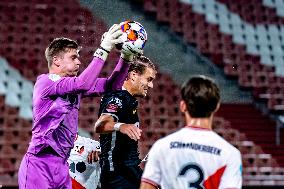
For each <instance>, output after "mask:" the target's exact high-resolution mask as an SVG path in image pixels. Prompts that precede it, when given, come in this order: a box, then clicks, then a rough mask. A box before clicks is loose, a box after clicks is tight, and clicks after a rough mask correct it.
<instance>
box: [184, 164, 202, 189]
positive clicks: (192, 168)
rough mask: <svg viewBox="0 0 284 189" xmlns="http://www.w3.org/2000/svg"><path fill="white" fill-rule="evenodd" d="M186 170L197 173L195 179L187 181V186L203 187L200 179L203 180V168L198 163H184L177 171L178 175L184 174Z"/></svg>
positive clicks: (197, 188) (198, 188)
mask: <svg viewBox="0 0 284 189" xmlns="http://www.w3.org/2000/svg"><path fill="white" fill-rule="evenodd" d="M188 171H194V172H196V173H197V174H198V177H197V179H196V180H195V181H194V182H192V181H190V182H189V183H188V186H189V188H196V189H204V188H203V186H202V181H203V180H204V174H203V170H202V169H201V168H200V166H199V165H196V164H193V163H189V164H187V165H185V166H184V167H183V168H182V169H181V171H180V172H179V176H185V175H186V173H187V172H188Z"/></svg>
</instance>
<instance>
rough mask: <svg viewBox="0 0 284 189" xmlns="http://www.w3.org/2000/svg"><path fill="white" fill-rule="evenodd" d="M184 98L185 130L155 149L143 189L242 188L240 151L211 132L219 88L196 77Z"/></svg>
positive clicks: (142, 182) (155, 146) (218, 101)
mask: <svg viewBox="0 0 284 189" xmlns="http://www.w3.org/2000/svg"><path fill="white" fill-rule="evenodd" d="M181 96H182V100H181V102H180V110H181V111H182V112H183V114H184V116H185V122H186V126H185V127H184V128H182V129H180V130H179V131H177V132H175V133H173V134H170V135H168V136H167V137H165V138H163V139H160V140H158V141H157V142H156V143H155V144H154V145H153V147H152V148H151V150H150V152H149V155H148V161H147V163H146V167H145V170H144V173H143V176H142V181H141V186H140V189H154V188H159V187H161V188H162V189H189V188H190V189H195V188H196V189H218V188H219V189H239V188H241V187H242V163H241V154H240V152H239V150H238V149H236V148H235V147H234V146H232V145H231V144H229V143H228V142H227V141H225V140H224V139H223V138H221V137H220V136H219V135H217V134H216V133H215V132H214V131H212V120H213V115H214V113H215V112H216V111H217V110H218V108H219V105H220V92H219V89H218V87H217V85H216V84H215V83H214V82H213V81H212V80H211V79H210V78H208V77H205V76H196V77H193V78H191V79H190V80H189V81H188V82H186V83H185V84H184V85H183V86H182V90H181Z"/></svg>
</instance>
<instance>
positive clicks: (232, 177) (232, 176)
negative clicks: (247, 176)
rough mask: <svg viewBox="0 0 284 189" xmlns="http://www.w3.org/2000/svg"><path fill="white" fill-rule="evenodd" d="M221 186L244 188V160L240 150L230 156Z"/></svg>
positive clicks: (222, 188)
mask: <svg viewBox="0 0 284 189" xmlns="http://www.w3.org/2000/svg"><path fill="white" fill-rule="evenodd" d="M219 188H221V189H226V188H237V189H239V188H242V160H241V154H240V152H239V151H238V150H236V151H234V153H232V154H231V156H230V157H229V159H228V162H227V166H226V169H225V172H224V174H223V176H222V178H221V183H220V187H219Z"/></svg>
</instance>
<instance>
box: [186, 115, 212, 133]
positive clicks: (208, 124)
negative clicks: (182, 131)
mask: <svg viewBox="0 0 284 189" xmlns="http://www.w3.org/2000/svg"><path fill="white" fill-rule="evenodd" d="M212 121H213V116H210V117H209V118H192V117H190V116H188V117H186V127H198V128H203V129H210V130H212Z"/></svg>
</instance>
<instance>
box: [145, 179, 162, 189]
mask: <svg viewBox="0 0 284 189" xmlns="http://www.w3.org/2000/svg"><path fill="white" fill-rule="evenodd" d="M141 180H142V182H145V183H148V184H150V185H152V186H154V187H156V188H160V185H159V184H157V183H156V182H154V181H152V180H150V179H147V178H142V179H141Z"/></svg>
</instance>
